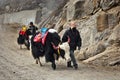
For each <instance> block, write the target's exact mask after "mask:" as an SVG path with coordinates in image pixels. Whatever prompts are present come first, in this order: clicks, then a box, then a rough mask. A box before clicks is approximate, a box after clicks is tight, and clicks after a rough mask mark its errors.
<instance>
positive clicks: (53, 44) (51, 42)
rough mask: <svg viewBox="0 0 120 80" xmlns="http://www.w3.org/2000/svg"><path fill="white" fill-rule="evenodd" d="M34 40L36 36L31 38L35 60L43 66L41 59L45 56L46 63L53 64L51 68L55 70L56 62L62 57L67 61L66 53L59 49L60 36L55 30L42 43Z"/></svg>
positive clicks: (49, 31)
mask: <svg viewBox="0 0 120 80" xmlns="http://www.w3.org/2000/svg"><path fill="white" fill-rule="evenodd" d="M37 34H38V33H37ZM37 34H36V35H37ZM34 38H35V36H33V37H32V38H31V49H32V55H33V57H34V59H36V62H37V63H38V62H39V63H40V65H42V64H41V62H40V58H39V57H43V56H45V60H46V62H51V63H52V64H51V67H52V68H53V70H55V69H56V64H55V60H58V59H59V57H60V56H61V57H62V58H64V59H65V57H64V56H65V51H64V50H63V49H61V48H60V47H59V44H60V42H61V40H60V36H59V35H58V33H57V32H56V31H55V30H54V29H49V30H48V31H46V34H45V35H44V37H43V38H41V40H40V42H34Z"/></svg>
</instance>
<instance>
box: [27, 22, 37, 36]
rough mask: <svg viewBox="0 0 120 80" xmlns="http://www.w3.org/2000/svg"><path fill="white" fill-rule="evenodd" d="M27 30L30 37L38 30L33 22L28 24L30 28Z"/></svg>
mask: <svg viewBox="0 0 120 80" xmlns="http://www.w3.org/2000/svg"><path fill="white" fill-rule="evenodd" d="M28 30H29V31H30V32H31V35H34V34H35V33H36V31H37V30H38V28H37V27H36V26H35V25H34V24H33V22H30V26H29V29H28Z"/></svg>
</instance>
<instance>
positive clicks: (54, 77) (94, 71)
mask: <svg viewBox="0 0 120 80" xmlns="http://www.w3.org/2000/svg"><path fill="white" fill-rule="evenodd" d="M17 36H18V34H17V30H16V27H12V28H11V27H8V26H0V43H1V45H0V80H119V79H120V72H119V71H118V70H115V69H111V68H102V67H95V66H91V65H86V64H83V63H81V62H79V69H78V70H74V69H71V68H67V67H66V62H65V61H63V60H60V61H58V62H57V69H56V70H55V71H54V70H52V68H51V64H50V63H45V61H44V58H42V63H43V67H40V66H39V65H37V64H35V62H34V59H33V57H32V55H31V53H30V51H28V50H27V49H26V48H25V47H23V49H22V50H20V49H19V46H18V44H17V42H16V39H17Z"/></svg>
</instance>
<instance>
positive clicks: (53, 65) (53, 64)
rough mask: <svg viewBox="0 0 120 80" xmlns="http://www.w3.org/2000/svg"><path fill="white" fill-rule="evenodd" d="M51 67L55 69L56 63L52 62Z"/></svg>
mask: <svg viewBox="0 0 120 80" xmlns="http://www.w3.org/2000/svg"><path fill="white" fill-rule="evenodd" d="M51 66H52V68H53V70H55V69H56V64H55V63H54V62H52V65H51Z"/></svg>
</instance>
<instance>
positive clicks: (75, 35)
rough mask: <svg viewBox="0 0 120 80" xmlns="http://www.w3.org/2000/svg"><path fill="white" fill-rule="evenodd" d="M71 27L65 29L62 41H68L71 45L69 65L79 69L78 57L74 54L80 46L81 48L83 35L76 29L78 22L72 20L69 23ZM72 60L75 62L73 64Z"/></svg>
mask: <svg viewBox="0 0 120 80" xmlns="http://www.w3.org/2000/svg"><path fill="white" fill-rule="evenodd" d="M69 27H70V28H69V29H68V30H66V31H65V33H64V35H63V37H62V43H63V42H68V43H69V47H70V50H69V52H70V58H71V59H70V60H69V61H68V62H67V67H74V68H75V69H78V64H77V61H76V58H75V56H74V51H75V50H76V48H77V47H78V50H80V47H81V44H82V43H81V41H82V40H81V36H80V34H79V31H78V30H77V29H76V23H75V21H70V23H69ZM71 61H72V63H73V66H72V65H71Z"/></svg>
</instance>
